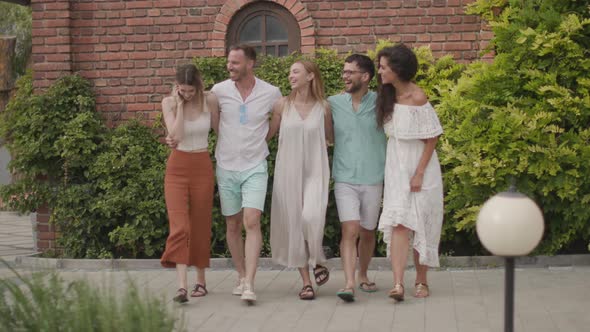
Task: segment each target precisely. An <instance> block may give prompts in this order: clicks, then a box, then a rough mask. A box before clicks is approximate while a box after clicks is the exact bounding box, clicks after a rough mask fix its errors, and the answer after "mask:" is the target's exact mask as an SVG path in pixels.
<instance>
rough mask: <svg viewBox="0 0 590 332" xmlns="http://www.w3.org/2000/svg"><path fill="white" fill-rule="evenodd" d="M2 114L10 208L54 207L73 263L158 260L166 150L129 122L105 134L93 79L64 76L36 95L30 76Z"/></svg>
mask: <svg viewBox="0 0 590 332" xmlns="http://www.w3.org/2000/svg"><path fill="white" fill-rule="evenodd" d="M17 86H18V92H17V93H16V95H15V96H14V98H13V99H12V100H11V102H10V103H9V104H8V106H7V108H6V110H5V111H4V112H3V113H2V117H1V119H0V134H1V135H2V136H3V137H4V138H5V139H6V141H7V147H8V149H9V150H10V151H11V153H12V154H13V155H14V156H15V158H14V159H13V160H12V161H11V163H10V167H11V169H12V171H13V172H15V173H17V174H18V176H17V177H16V181H15V182H14V183H12V184H10V185H6V186H2V187H1V188H0V195H1V196H2V198H3V201H4V202H5V203H6V204H7V205H8V208H10V209H13V210H18V211H22V212H27V211H34V210H36V209H37V208H38V207H39V206H41V205H42V204H44V203H47V205H48V206H49V207H50V208H51V209H52V211H53V213H52V222H54V223H55V224H56V225H57V226H58V228H59V230H60V232H61V236H60V238H59V243H60V244H61V245H62V246H63V248H64V251H65V255H67V256H71V257H87V258H96V257H121V256H123V257H155V256H158V255H159V254H160V252H161V251H162V249H163V246H164V242H165V240H166V235H167V219H166V209H165V206H164V195H163V185H162V184H163V179H164V178H163V174H164V173H163V172H164V168H165V162H166V157H167V153H168V151H167V148H166V147H164V146H163V145H162V144H160V143H159V141H158V137H156V136H155V135H154V134H153V132H152V130H151V129H150V128H147V127H145V126H143V125H141V124H140V123H139V122H137V121H131V122H129V123H126V124H124V125H122V126H120V127H118V128H116V129H107V128H106V127H105V125H104V123H103V121H102V119H100V117H99V115H98V113H97V112H96V110H95V104H94V96H93V94H92V90H91V88H90V84H89V82H88V81H86V80H84V79H83V78H81V77H79V76H76V75H74V76H66V77H64V78H62V79H60V80H58V81H57V82H56V83H55V84H53V85H52V86H51V87H50V88H49V89H48V90H47V92H45V93H43V94H38V95H36V94H33V89H32V78H31V75H30V74H29V75H27V76H23V77H22V78H21V79H20V80H19V81H18V84H17Z"/></svg>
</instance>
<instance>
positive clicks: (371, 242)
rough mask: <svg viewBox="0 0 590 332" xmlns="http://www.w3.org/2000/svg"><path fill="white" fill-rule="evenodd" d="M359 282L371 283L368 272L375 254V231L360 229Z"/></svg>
mask: <svg viewBox="0 0 590 332" xmlns="http://www.w3.org/2000/svg"><path fill="white" fill-rule="evenodd" d="M358 252H359V273H358V279H359V282H366V283H369V282H370V281H369V277H368V276H367V271H368V270H369V263H371V258H373V253H374V252H375V230H368V229H364V228H362V227H360V240H359V247H358Z"/></svg>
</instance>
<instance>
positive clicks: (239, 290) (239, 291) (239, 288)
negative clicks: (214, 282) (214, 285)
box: [231, 278, 246, 295]
mask: <svg viewBox="0 0 590 332" xmlns="http://www.w3.org/2000/svg"><path fill="white" fill-rule="evenodd" d="M245 284H246V279H245V278H240V279H239V280H238V282H237V283H236V287H234V290H233V291H232V292H231V293H232V295H242V293H243V292H244V285H245Z"/></svg>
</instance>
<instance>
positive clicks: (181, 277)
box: [176, 264, 187, 289]
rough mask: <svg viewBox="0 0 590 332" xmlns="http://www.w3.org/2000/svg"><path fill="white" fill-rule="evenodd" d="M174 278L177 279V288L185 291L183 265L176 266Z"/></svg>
mask: <svg viewBox="0 0 590 332" xmlns="http://www.w3.org/2000/svg"><path fill="white" fill-rule="evenodd" d="M176 277H177V279H178V288H184V289H187V284H186V265H185V264H176Z"/></svg>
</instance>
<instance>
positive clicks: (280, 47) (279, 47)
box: [227, 1, 301, 56]
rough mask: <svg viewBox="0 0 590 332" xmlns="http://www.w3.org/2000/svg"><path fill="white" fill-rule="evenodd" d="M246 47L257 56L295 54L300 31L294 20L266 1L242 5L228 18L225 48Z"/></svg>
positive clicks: (298, 47) (277, 6)
mask: <svg viewBox="0 0 590 332" xmlns="http://www.w3.org/2000/svg"><path fill="white" fill-rule="evenodd" d="M242 43H245V44H249V45H250V46H253V47H254V48H255V49H256V51H257V52H258V53H259V54H267V55H273V56H285V55H288V54H289V53H292V52H298V51H299V50H300V47H301V32H300V30H299V24H298V23H297V20H296V19H295V17H294V16H293V15H292V14H291V13H290V12H289V11H288V10H287V9H285V8H284V7H283V6H280V5H278V4H276V3H271V2H267V1H261V2H254V3H251V4H249V5H246V6H245V7H244V8H243V9H241V10H240V11H238V12H237V13H236V14H235V15H234V17H232V19H231V21H230V24H229V28H228V34H227V47H228V48H229V47H231V46H232V45H236V44H242Z"/></svg>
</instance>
